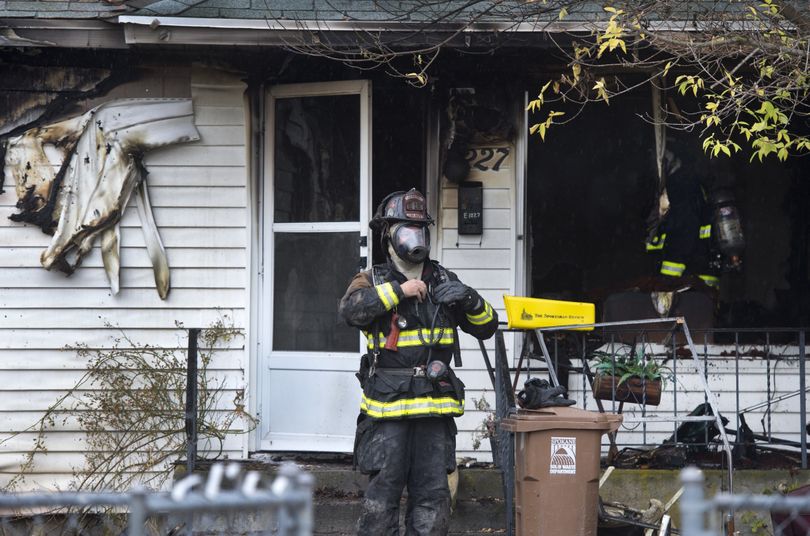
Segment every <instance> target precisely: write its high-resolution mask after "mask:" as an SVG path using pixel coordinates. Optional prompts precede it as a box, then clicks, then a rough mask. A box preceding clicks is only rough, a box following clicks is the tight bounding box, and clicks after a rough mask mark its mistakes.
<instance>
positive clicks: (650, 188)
mask: <svg viewBox="0 0 810 536" xmlns="http://www.w3.org/2000/svg"><path fill="white" fill-rule="evenodd" d="M547 106H548V105H547ZM548 109H551V108H548ZM553 109H555V110H558V111H565V112H567V115H566V116H565V118H571V117H573V116H574V115H576V112H577V110H578V107H576V108H575V107H573V106H568V107H566V106H565V105H559V104H555V105H554V107H553ZM650 110H651V98H650V93H649V91H648V90H646V89H645V90H643V91H636V92H634V93H632V94H629V95H625V96H622V97H620V98H614V99H612V100H611V103H610V105H609V106H607V105H600V104H593V105H590V106H587V107H586V108H585V109H584V110H583V111H582V112H581V113H580V114H579V115H578V116H576V118H575V119H573V120H572V121H571V122H570V123H568V124H567V125H562V126H554V127H552V128H551V129H550V130H549V132H548V133H547V135H546V140H545V142H541V141H540V139H539V138H537V137H532V138H531V139H530V140H529V143H528V159H529V161H528V179H527V183H528V184H527V196H528V202H527V206H528V214H527V222H528V223H527V227H528V232H529V237H530V249H529V254H530V256H531V282H530V284H531V294H532V295H533V296H536V297H546V298H556V299H566V300H576V301H592V302H595V303H596V304H597V321H599V320H601V319H610V320H618V319H620V318H617V317H616V315H622V314H627V315H628V316H629V317H630V318H642V317H646V318H654V317H656V316H657V315H656V312H655V309H654V307H653V306H652V301H651V300H650V299H645V300H636V302H634V303H635V304H636V305H638V306H639V307H641V308H642V309H645V310H644V311H635V312H632V311H628V308H630V309H632V308H633V307H635V306H636V305H631V304H629V302H628V303H625V302H622V301H621V300H619V303H618V306H617V307H615V308H613V309H611V307H610V304H611V302H610V300H611V299H613V300H616V296H617V295H622V294H624V295H630V294H633V293H637V294H642V293H645V292H646V295H647V296H648V297H649V291H650V290H651V289H654V288H656V285H657V284H659V281H658V280H660V279H662V278H661V276H660V261H661V257H660V256H656V255H654V254H648V252H647V251H646V248H645V241H646V238H647V229H646V227H647V225H646V221H645V220H646V219H647V217H648V215H649V214H650V210H651V208H652V207H653V203H654V202H655V199H656V198H657V186H656V180H657V178H656V163H655V138H654V130H653V126H652V125H651V124H650V123H649V122H647V121H645V120H644V119H642V117H641V116H644V115H649V112H650ZM540 115H543V114H542V113H541V114H540ZM530 121H531V118H530ZM668 135H671V138H670V139H673V140H674V142H673V143H672V145H671V147H672V148H674V149H675V150H677V151H678V153H680V157H681V160H682V162H683V164H684V166H685V168H686V169H687V170H688V173H690V174H694V175H696V176H698V177H699V178H700V180H701V185H702V186H703V191H709V190H711V189H714V188H718V187H721V186H722V187H724V188H726V189H728V190H730V191H731V192H732V193H733V194H734V197H735V200H736V207H737V209H738V211H739V214H740V216H741V221H742V226H743V231H744V235H745V249H744V251H743V254H742V266H741V268H740V270H739V271H728V270H723V271H721V272H720V273H719V279H720V282H719V291H717V292H712V291H711V290H709V289H708V288H706V287H702V286H701V284H700V280H699V279H697V278H695V284H694V285H693V289H694V290H693V292H700V293H703V294H704V295H705V296H706V297H707V298H706V299H702V298H701V299H698V301H697V302H696V303H698V305H697V307H698V309H699V311H698V313H695V314H694V316H695V317H696V318H699V324H701V325H699V326H697V327H735V328H744V327H775V326H786V327H789V326H800V325H806V324H807V322H808V316H809V313H808V307H807V303H808V298H810V292H809V289H810V269H809V268H808V258H810V249H808V235H809V234H810V218H808V216H807V211H806V209H805V207H806V205H807V202H808V200H810V184H808V177H810V159H808V158H803V159H802V158H796V159H792V160H789V161H788V162H785V163H780V162H777V161H776V160H775V159H771V160H768V161H766V162H764V163H759V162H757V161H754V162H749V156H748V155H742V154H741V155H735V156H734V157H733V158H727V157H717V158H710V157H709V156H707V155H705V154H704V153H703V152H702V149H701V144H700V139H698V136H697V134H696V133H695V134H685V133H672V134H668ZM712 232H713V233H715V235H716V231H715V230H713V231H712ZM686 276H687V274H684V278H686ZM664 279H665V278H664ZM606 304H607V305H608V306H607V307H606ZM614 305H615V304H614ZM625 306H626V307H625ZM606 317H610V318H606ZM687 318H691V316H690V315H687ZM691 324H692V321H691V320H690V326H691Z"/></svg>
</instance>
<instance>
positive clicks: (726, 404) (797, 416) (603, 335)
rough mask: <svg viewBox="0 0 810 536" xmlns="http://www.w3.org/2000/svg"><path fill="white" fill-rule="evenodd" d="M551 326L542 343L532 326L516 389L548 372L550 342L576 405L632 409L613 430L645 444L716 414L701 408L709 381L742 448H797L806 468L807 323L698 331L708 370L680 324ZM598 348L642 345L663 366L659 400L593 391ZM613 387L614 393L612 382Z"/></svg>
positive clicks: (618, 354) (697, 344)
mask: <svg viewBox="0 0 810 536" xmlns="http://www.w3.org/2000/svg"><path fill="white" fill-rule="evenodd" d="M544 333H545V341H538V340H537V338H536V336H535V334H534V333H533V332H526V333H525V337H524V342H523V345H522V348H523V352H522V354H521V355H520V356H519V357H518V358H517V361H518V363H517V366H516V367H510V369H509V371H510V374H511V376H512V378H513V381H512V389H513V390H519V388H520V380H521V379H526V378H528V377H529V376H533V375H545V374H548V367H547V366H546V363H545V362H544V360H543V353H544V349H543V348H542V346H546V348H545V352H547V354H548V355H549V356H550V361H551V365H552V367H551V368H552V369H555V370H556V371H557V372H558V373H559V375H560V377H561V379H562V381H563V382H566V387H567V388H568V390H569V394H570V395H569V397H571V398H576V400H577V402H578V407H583V408H585V409H597V408H598V407H599V409H600V410H604V411H610V412H623V413H624V414H625V419H624V421H625V424H624V425H623V429H622V430H621V431H620V433H619V434H618V435H617V437H616V438H615V441H616V444H617V446H619V447H623V448H631V449H632V448H639V449H644V448H649V447H654V446H659V445H661V444H662V443H664V442H667V441H668V442H669V443H672V444H682V443H683V441H682V439H684V438H682V437H679V436H680V434H682V433H683V432H682V429H681V428H680V426H681V424H682V423H687V422H689V421H700V420H703V421H705V420H707V419H706V417H710V416H711V415H707V414H706V413H707V411H705V410H706V408H705V407H702V408H701V405H702V404H705V403H706V402H708V400H707V396H706V395H705V393H704V389H703V387H702V385H701V383H702V381H704V380H705V381H706V382H707V384H708V385H709V386H710V387H711V390H712V391H713V392H714V393H715V394H717V395H718V402H717V403H718V411H719V413H720V415H721V416H723V417H724V418H727V419H728V422H727V423H726V424H725V425H724V429H725V430H726V432H727V433H728V434H729V441H730V444H731V447H732V448H734V449H736V450H735V452H737V453H739V452H740V449H741V448H744V447H746V446H751V444H752V442H755V443H756V445H757V446H758V447H768V448H773V449H774V450H775V451H777V452H786V453H790V454H791V455H792V457H795V458H796V460H797V462H796V464H795V466H797V467H801V468H807V466H808V462H807V434H806V428H807V425H808V422H807V399H806V393H807V392H808V391H810V389H808V386H807V383H806V378H805V374H806V364H807V363H806V360H807V356H806V348H805V345H806V331H805V329H798V328H763V329H704V330H692V331H691V334H692V337H693V342H694V348H695V352H696V353H697V357H698V358H699V360H700V362H701V368H702V369H703V371H704V372H703V374H702V376H703V377H702V378H701V377H699V376H698V375H697V374H696V371H695V367H694V366H692V361H693V360H692V359H690V358H691V357H692V356H691V353H692V350H690V348H689V345H688V341H687V340H686V338H685V336H684V334H683V333H681V332H679V331H678V330H672V329H662V328H660V327H655V326H633V327H632V328H631V329H630V328H628V327H626V326H625V327H613V326H603V327H601V328H599V327H598V328H596V329H594V330H593V331H588V332H573V331H559V332H551V331H545V330H544ZM596 352H599V353H601V354H602V355H603V356H604V355H608V356H610V358H612V359H613V360H614V363H615V362H617V361H618V360H620V359H622V358H623V357H625V356H627V355H628V354H629V353H641V354H643V356H644V358H645V359H651V360H653V361H655V362H656V363H657V364H658V365H661V366H662V367H663V369H664V381H663V387H662V390H661V401H660V405H656V406H653V405H652V404H649V403H645V402H646V401H645V400H643V399H639V400H635V401H631V402H627V403H623V402H620V401H618V400H616V399H617V398H618V397H616V396H613V397H611V396H608V397H605V400H599V399H597V398H595V397H594V394H593V391H592V387H591V385H590V384H591V382H592V380H593V378H594V373H593V372H592V371H591V368H590V367H589V363H591V364H592V363H593V357H594V354H595V353H596ZM642 381H646V380H642ZM613 389H614V394H615V386H614V387H613ZM644 392H646V390H644ZM611 399H612V400H611ZM600 406H601V407H600ZM698 409H703V410H704V414H703V416H701V415H694V416H689V415H687V414H688V413H689V412H691V411H693V410H698ZM696 424H697V423H696ZM749 425H750V427H749ZM754 428H758V429H757V430H756V431H754ZM689 440H690V443H689V445H690V447H700V446H703V447H707V446H711V447H714V446H716V445H717V441H716V440H715V441H712V437H710V434H709V427H708V426H705V427H704V437H703V439H702V440H700V441H698V440H696V439H695V437H694V434H693V436H692V437H690V438H689Z"/></svg>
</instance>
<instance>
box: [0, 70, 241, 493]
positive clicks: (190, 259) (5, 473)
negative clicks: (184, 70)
mask: <svg viewBox="0 0 810 536" xmlns="http://www.w3.org/2000/svg"><path fill="white" fill-rule="evenodd" d="M168 78H171V76H170V75H169V74H167V80H168ZM186 80H187V82H186V85H185V88H183V87H182V85H180V84H178V80H177V79H176V74H175V75H174V78H173V79H172V80H171V84H169V83H168V82H167V83H166V84H165V86H166V87H168V86H169V85H171V87H174V88H179V89H178V90H176V91H177V93H178V94H174V91H169V92H168V93H169V94H165V95H164V96H167V97H173V96H187V94H188V91H189V89H188V86H189V82H188V81H189V80H190V92H191V96H192V98H193V101H194V115H195V122H196V123H197V125H198V127H199V131H200V134H201V140H200V141H199V142H195V143H193V144H189V145H188V146H177V147H168V148H165V149H160V150H157V151H154V152H152V153H149V154H147V156H146V158H145V164H146V167H147V169H148V171H149V176H148V178H147V181H148V182H149V186H150V196H151V200H152V204H153V208H154V213H155V218H156V220H157V224H158V227H159V229H160V233H161V236H162V238H163V241H164V244H165V246H166V250H167V253H168V258H169V266H170V267H171V272H172V273H171V276H172V287H173V288H172V292H171V293H170V294H169V298H168V299H167V300H165V301H161V300H160V298H159V297H158V295H157V293H155V291H154V281H153V280H151V278H152V275H151V268H150V267H151V263H150V261H149V258H148V256H147V253H146V248H145V247H144V242H143V237H142V236H141V231H140V225H139V221H138V217H137V214H136V211H135V207H134V206H133V203H134V202H132V203H130V205H129V207H128V208H127V210H126V212H125V214H124V216H123V218H122V225H121V227H122V228H121V267H122V270H121V292H120V294H119V295H118V296H115V297H113V296H111V295H110V291H109V289H108V288H107V284H106V280H105V278H104V277H103V276H102V274H103V267H102V264H101V255H100V252H99V248H98V247H95V248H94V249H93V251H92V252H91V253H90V254H89V255H88V257H87V258H86V261H85V263H84V264H83V266H82V268H81V269H79V270H78V271H77V272H76V273H75V274H73V275H72V276H71V277H65V276H64V275H63V274H61V273H58V272H46V271H45V270H43V269H42V267H41V266H40V264H39V253H40V251H41V250H42V249H43V247H44V246H47V244H48V242H49V241H50V237H48V236H47V235H44V234H43V233H42V232H41V231H40V230H39V229H38V228H37V227H35V226H32V225H21V224H16V223H12V222H10V221H8V219H7V217H8V215H10V214H12V213H13V212H14V211H15V209H14V203H15V198H14V188H13V187H12V186H13V185H8V184H7V185H6V186H7V188H6V192H5V193H4V194H2V195H0V274H2V276H0V384H1V385H2V387H0V435H4V434H6V433H8V432H9V431H11V430H20V429H24V428H25V427H27V426H29V425H30V424H32V423H33V422H34V421H35V420H36V419H37V418H38V416H39V415H40V414H41V412H42V411H44V410H45V409H46V408H47V407H48V406H49V405H50V404H51V403H53V402H54V401H55V400H56V399H57V398H58V397H59V396H60V395H61V394H63V393H64V392H65V390H66V389H69V388H70V387H71V386H72V385H73V384H74V383H75V381H76V379H77V378H78V377H79V375H80V374H81V373H82V372H83V370H84V368H83V364H82V362H81V361H79V359H78V358H77V357H76V355H75V354H74V353H72V352H67V351H64V350H62V348H63V347H64V345H66V344H73V343H75V342H85V343H86V344H89V345H90V346H91V347H109V346H111V341H112V338H113V337H114V336H115V335H116V334H117V333H118V332H117V330H115V329H111V328H109V327H106V326H105V323H110V324H113V325H117V326H119V327H120V328H122V329H125V330H126V331H127V333H128V334H129V335H131V336H132V337H133V338H134V340H136V341H140V342H148V343H149V344H153V345H165V346H169V347H173V346H180V347H185V344H186V340H185V334H184V332H182V331H179V330H177V329H176V327H175V321H180V322H183V324H184V325H185V326H187V327H205V326H207V325H209V324H210V323H211V322H212V321H214V320H216V319H217V318H219V316H220V314H221V313H227V314H229V315H230V316H231V317H232V318H233V320H234V323H235V324H236V325H237V326H239V327H243V328H244V327H246V325H247V319H246V308H247V292H246V288H247V281H248V275H247V270H246V266H247V256H248V255H247V250H246V245H247V235H246V230H245V228H246V227H245V226H246V220H247V210H246V201H247V192H246V185H247V179H246V164H245V161H246V156H245V155H246V151H245V146H244V123H245V111H244V108H243V104H242V102H243V101H242V94H243V92H244V86H243V84H242V83H241V82H240V81H239V80H238V78H236V77H231V76H230V75H224V74H222V73H218V72H216V73H215V72H212V71H206V70H203V69H193V70H192V71H191V73H190V75H189V76H188V77H187V79H186ZM147 91H148V90H147ZM114 93H116V94H114V95H110V96H109V97H110V98H116V97H119V96H122V95H121V93H126V96H142V95H144V90H143V89H142V88H141V89H140V91H139V90H138V86H137V85H136V84H135V85H131V86H129V87H128V89H121V90H120V91H118V92H114ZM183 93H185V95H184V94H183ZM158 94H159V93H157V92H154V91H153V92H151V93H149V95H150V96H158ZM245 348H246V346H245V344H244V342H243V341H242V340H240V341H236V342H235V343H234V345H233V347H232V349H230V350H225V351H221V352H218V353H217V354H216V355H215V358H214V362H213V364H212V370H213V372H214V374H215V375H216V377H217V378H221V379H223V380H224V381H225V385H226V390H227V392H225V393H224V395H223V397H222V401H223V403H225V404H229V403H230V402H231V400H232V399H233V395H234V393H235V390H236V389H242V388H244V387H245V386H246V385H247V381H248V378H247V375H246V372H245V373H244V374H243V370H244V371H247V369H248V358H247V352H246V350H245ZM181 409H182V408H181ZM77 430H78V427H77V426H76V423H75V422H72V421H70V420H69V421H68V422H67V423H65V424H59V425H58V426H57V429H56V430H54V431H53V432H49V434H48V441H49V448H50V453H49V454H48V455H46V456H39V457H38V458H37V463H36V467H35V472H36V474H35V476H34V477H32V478H30V479H29V481H28V482H27V483H26V485H27V486H29V487H31V488H37V487H40V486H46V487H49V488H52V487H54V486H62V487H65V486H66V485H67V483H68V482H69V480H70V477H71V468H72V467H74V466H78V465H80V464H81V463H82V461H83V458H82V451H83V439H82V435H81V433H79V432H78V431H77ZM32 440H33V435H31V434H24V435H22V436H19V437H17V438H16V439H14V440H13V441H11V442H9V443H7V444H6V445H4V447H3V449H2V451H1V452H0V486H2V485H3V484H4V483H5V482H6V481H7V480H8V478H9V471H10V470H11V471H13V467H14V466H15V465H16V464H18V463H19V462H20V461H21V460H22V457H23V453H24V452H25V451H26V450H27V449H28V448H29V447H30V445H31V444H32ZM245 441H246V437H243V436H233V437H229V438H228V439H227V440H226V442H225V445H224V450H223V453H222V454H223V455H225V456H228V457H230V458H239V457H242V455H243V453H244V451H245V444H246V443H245ZM201 447H202V445H201Z"/></svg>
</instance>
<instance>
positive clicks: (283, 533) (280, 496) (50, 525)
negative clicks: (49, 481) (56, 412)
mask: <svg viewBox="0 0 810 536" xmlns="http://www.w3.org/2000/svg"><path fill="white" fill-rule="evenodd" d="M313 485H314V479H313V477H312V475H310V474H308V473H305V472H303V471H301V470H300V469H299V468H298V467H296V466H295V465H293V464H285V465H282V466H280V467H279V470H278V473H277V474H276V476H275V477H274V478H272V479H265V478H264V477H263V476H262V475H261V474H259V473H257V472H247V473H243V472H242V471H241V468H240V466H239V465H238V464H236V463H231V464H228V465H224V464H215V465H213V466H212V467H211V470H210V472H209V474H208V477H207V480H204V479H203V478H202V477H201V476H200V475H199V474H192V475H189V476H187V477H186V478H184V479H183V480H180V481H179V482H177V483H176V484H175V485H174V486H173V488H172V490H171V491H170V492H150V491H147V490H144V489H134V490H132V491H130V492H127V493H87V492H75V493H72V492H49V493H14V494H0V534H2V535H3V536H17V535H20V536H22V535H45V534H48V535H52V534H54V535H78V534H81V535H89V536H92V535H96V534H98V535H121V534H126V535H128V536H147V535H149V536H152V535H154V536H157V535H161V536H164V535H168V534H171V535H174V536H181V535H188V536H190V535H192V534H206V535H215V534H216V535H223V536H226V535H227V536H231V535H234V536H235V535H238V534H255V535H260V534H273V535H279V536H310V535H311V534H312V531H313V499H312V497H313Z"/></svg>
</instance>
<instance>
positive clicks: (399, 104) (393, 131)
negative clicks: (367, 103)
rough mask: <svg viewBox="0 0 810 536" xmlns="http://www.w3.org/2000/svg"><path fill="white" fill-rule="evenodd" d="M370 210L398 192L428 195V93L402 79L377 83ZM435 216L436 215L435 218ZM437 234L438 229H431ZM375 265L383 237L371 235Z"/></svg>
mask: <svg viewBox="0 0 810 536" xmlns="http://www.w3.org/2000/svg"><path fill="white" fill-rule="evenodd" d="M372 87H373V97H372V105H373V112H372V123H373V126H372V155H373V156H372V184H371V210H372V214H370V215H369V216H373V211H374V210H375V209H376V208H377V205H379V204H380V202H381V201H382V199H383V198H384V197H385V196H386V195H388V194H390V193H391V192H396V191H399V190H406V191H407V190H410V189H411V188H416V189H418V190H420V191H421V192H422V193H425V184H426V181H425V159H426V156H425V137H424V136H425V129H426V124H427V122H426V120H425V118H426V116H427V107H428V99H429V92H428V90H426V89H416V88H412V87H410V86H407V85H406V84H403V83H402V81H400V80H396V79H394V80H380V81H377V80H375V81H374V84H373V86H372ZM434 216H435V215H434ZM431 232H435V227H431ZM369 240H370V241H371V244H370V245H372V251H373V262H374V263H380V262H384V261H385V256H384V254H383V252H382V251H381V248H380V247H379V244H380V237H379V236H377V235H375V236H369Z"/></svg>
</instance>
